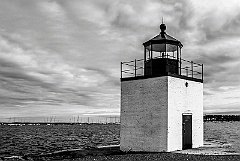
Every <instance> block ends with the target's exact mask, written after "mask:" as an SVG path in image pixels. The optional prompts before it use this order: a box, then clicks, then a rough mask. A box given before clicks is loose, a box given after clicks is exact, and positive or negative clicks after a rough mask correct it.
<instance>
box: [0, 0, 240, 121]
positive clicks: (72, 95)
mask: <svg viewBox="0 0 240 161" xmlns="http://www.w3.org/2000/svg"><path fill="white" fill-rule="evenodd" d="M0 4H1V5H0V118H7V117H30V116H31V117H43V116H58V117H60V116H73V115H80V116H83V115H85V116H87V115H115V114H119V111H120V80H119V78H120V62H121V61H128V60H132V59H135V58H139V59H140V58H142V57H143V46H142V43H143V42H145V41H147V40H149V39H150V38H152V37H153V36H155V35H157V34H158V33H159V25H160V24H161V21H162V17H164V22H165V24H166V25H167V33H168V34H169V35H172V36H173V37H175V38H176V39H178V40H180V41H181V42H182V44H183V45H184V47H183V53H182V57H183V58H186V59H189V60H194V61H196V62H199V63H203V64H204V70H205V73H204V112H205V113H231V114H232V113H233V114H235V113H236V114H240V112H239V111H240V68H239V66H240V1H239V0H228V1H226V0H215V1H214V0H211V1H209V0H201V1H199V0H184V1H175V0H162V1H160V0H141V1H139V0H131V1H128V0H114V1H113V0H101V1H100V0H21V1H20V0H0Z"/></svg>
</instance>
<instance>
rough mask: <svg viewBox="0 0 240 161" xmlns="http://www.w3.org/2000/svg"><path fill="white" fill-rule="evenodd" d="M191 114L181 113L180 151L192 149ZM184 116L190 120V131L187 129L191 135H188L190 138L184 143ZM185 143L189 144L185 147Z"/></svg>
mask: <svg viewBox="0 0 240 161" xmlns="http://www.w3.org/2000/svg"><path fill="white" fill-rule="evenodd" d="M192 115H193V114H192V113H183V114H182V149H183V150H184V149H191V148H192V144H193V141H192V136H193V133H192V127H193V124H192ZM185 116H190V120H191V122H190V125H191V126H190V129H189V128H187V129H188V130H190V131H189V132H190V133H191V134H190V136H191V138H189V139H188V140H187V141H186V139H185V130H186V128H184V127H185V122H184V117H185ZM188 125H189V124H188ZM188 135H189V134H188ZM186 142H190V143H188V144H187V145H186Z"/></svg>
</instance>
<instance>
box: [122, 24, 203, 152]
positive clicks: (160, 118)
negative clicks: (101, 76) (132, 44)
mask: <svg viewBox="0 0 240 161" xmlns="http://www.w3.org/2000/svg"><path fill="white" fill-rule="evenodd" d="M160 30H161V31H160V33H159V34H158V35H157V36H155V37H154V38H152V39H150V40H148V41H147V42H145V43H143V46H144V57H143V59H138V60H137V59H135V60H133V61H128V62H121V116H120V120H121V130H120V149H121V150H122V151H145V152H162V151H167V152H169V151H175V150H182V149H189V148H196V147H200V146H202V145H203V64H198V63H194V62H193V61H188V60H184V59H182V57H181V55H182V53H181V49H182V47H183V45H182V44H181V42H180V41H178V40H176V39H175V38H173V37H172V36H169V35H168V34H167V33H166V25H165V24H161V25H160Z"/></svg>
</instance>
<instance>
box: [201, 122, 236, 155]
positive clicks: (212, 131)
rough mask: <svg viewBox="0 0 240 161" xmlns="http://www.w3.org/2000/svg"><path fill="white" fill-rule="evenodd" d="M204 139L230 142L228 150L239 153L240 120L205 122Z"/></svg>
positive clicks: (224, 142)
mask: <svg viewBox="0 0 240 161" xmlns="http://www.w3.org/2000/svg"><path fill="white" fill-rule="evenodd" d="M204 140H205V141H210V142H218V143H223V144H230V145H231V146H230V147H229V151H233V152H237V153H240V121H231V122H227V121H223V122H221V121H216V122H205V123H204Z"/></svg>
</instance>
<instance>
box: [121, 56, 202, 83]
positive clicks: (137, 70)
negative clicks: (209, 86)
mask: <svg viewBox="0 0 240 161" xmlns="http://www.w3.org/2000/svg"><path fill="white" fill-rule="evenodd" d="M158 58H163V57H161V56H160V57H155V58H153V59H158ZM165 58H168V59H174V58H175V57H172V56H170V55H168V57H165ZM178 62H179V64H178V69H179V72H178V73H179V74H178V75H180V76H185V77H190V78H195V79H200V80H203V64H198V63H195V62H193V61H188V60H185V59H179V60H178ZM144 64H145V63H144V59H135V60H133V61H128V62H121V79H122V78H130V77H138V76H144V68H145V65H144Z"/></svg>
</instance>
